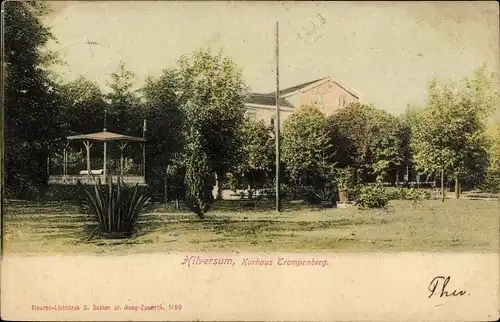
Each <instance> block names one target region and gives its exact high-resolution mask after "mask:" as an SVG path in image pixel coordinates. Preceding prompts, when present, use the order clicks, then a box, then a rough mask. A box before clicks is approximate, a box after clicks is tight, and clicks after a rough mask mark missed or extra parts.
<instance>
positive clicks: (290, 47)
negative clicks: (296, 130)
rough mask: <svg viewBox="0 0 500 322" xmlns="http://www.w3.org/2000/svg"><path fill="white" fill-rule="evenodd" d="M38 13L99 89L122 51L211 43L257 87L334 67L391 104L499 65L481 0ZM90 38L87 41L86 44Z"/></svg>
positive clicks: (81, 8) (142, 75) (161, 4)
mask: <svg viewBox="0 0 500 322" xmlns="http://www.w3.org/2000/svg"><path fill="white" fill-rule="evenodd" d="M51 4H52V7H53V9H54V11H53V12H52V13H51V14H50V15H48V16H47V17H46V18H45V21H44V22H45V24H46V25H47V26H50V27H51V29H52V32H53V34H54V36H55V37H56V38H57V40H58V43H51V44H50V45H49V47H50V48H51V49H52V50H57V51H58V52H59V54H60V55H61V57H62V58H63V59H64V60H65V61H66V65H65V66H58V67H55V69H54V70H55V71H56V72H57V73H58V74H59V75H60V76H61V77H63V79H65V80H71V79H74V78H75V77H76V76H78V75H83V76H85V77H86V78H88V79H90V80H93V81H95V82H97V83H98V84H99V85H100V86H102V88H103V90H104V91H106V90H107V86H106V82H107V81H109V79H110V77H109V75H110V73H112V72H114V71H116V69H117V66H118V64H119V62H120V61H124V62H125V64H126V66H127V68H128V69H129V70H131V71H132V72H134V73H135V74H136V76H137V82H136V84H135V85H136V86H137V87H139V86H141V85H142V84H143V81H144V80H145V79H146V78H147V77H149V76H159V75H160V74H161V71H162V70H163V69H165V68H169V67H175V66H176V62H177V60H178V59H179V58H180V57H181V55H183V54H190V53H191V52H193V51H195V50H199V49H202V48H210V50H212V51H213V52H214V53H215V52H218V51H219V50H220V49H222V50H223V52H224V53H225V54H226V55H229V56H231V57H232V58H233V60H234V61H235V62H236V64H237V65H239V66H240V67H241V68H242V69H243V76H244V79H245V82H246V83H247V85H249V86H250V88H251V90H252V91H255V92H273V91H274V90H275V89H276V73H275V64H276V62H275V61H276V47H275V46H276V36H275V34H276V21H279V42H280V58H279V60H280V67H279V73H280V87H281V88H285V87H289V86H293V85H296V84H300V83H304V82H308V81H311V80H314V79H318V78H323V77H326V76H332V77H333V78H335V79H337V80H338V81H339V82H340V83H341V84H346V85H348V86H350V87H352V88H354V89H355V90H356V91H358V92H359V93H360V94H361V96H362V100H363V102H364V103H369V104H374V105H375V106H377V107H379V108H382V109H385V110H387V111H389V112H391V113H394V114H399V113H402V112H404V109H405V108H406V106H407V104H414V105H422V104H425V101H426V99H427V87H428V84H429V82H430V81H431V80H432V79H433V78H437V79H438V81H439V82H451V81H456V80H459V79H461V78H463V77H466V76H470V75H472V73H473V71H474V69H476V68H477V67H479V66H480V65H481V64H483V63H486V65H487V68H488V69H489V71H492V72H497V71H498V69H499V67H500V66H499V59H500V58H499V10H498V4H497V3H496V1H489V2H481V1H477V2H474V3H471V2H451V1H450V2H446V1H443V2H410V1H409V2H376V1H373V2H356V1H349V2H335V1H331V2H292V1H286V2H278V1H276V2H259V1H252V2H223V1H217V2H215V1H213V2H212V1H203V2H197V1H189V2H188V1H185V2H183V1H178V2H176V1H173V2H167V1H102V2H100V1H99V2H89V1H78V2H76V1H75V2H69V1H68V2H66V1H64V2H63V1H60V2H51ZM87 41H90V42H96V43H97V44H96V45H88V44H86V42H87Z"/></svg>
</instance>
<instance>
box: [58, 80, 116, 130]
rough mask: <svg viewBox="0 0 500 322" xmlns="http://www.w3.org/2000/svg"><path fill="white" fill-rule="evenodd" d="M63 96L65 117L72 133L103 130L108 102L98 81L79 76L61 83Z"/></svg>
mask: <svg viewBox="0 0 500 322" xmlns="http://www.w3.org/2000/svg"><path fill="white" fill-rule="evenodd" d="M61 96H62V97H63V100H64V110H63V112H64V119H65V120H66V122H67V123H68V127H69V131H70V132H71V133H91V132H98V131H102V129H103V116H104V110H105V109H106V108H107V104H106V102H105V100H104V95H103V93H102V92H101V89H100V88H99V86H98V85H97V84H96V83H94V82H91V81H89V80H87V79H85V78H84V77H83V76H79V77H78V78H77V79H76V80H74V81H72V82H69V83H67V84H62V85H61Z"/></svg>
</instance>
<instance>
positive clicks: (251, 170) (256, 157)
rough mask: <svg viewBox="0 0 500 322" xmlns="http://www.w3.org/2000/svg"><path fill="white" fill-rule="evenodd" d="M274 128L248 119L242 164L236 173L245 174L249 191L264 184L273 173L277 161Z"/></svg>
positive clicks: (243, 137) (243, 141)
mask: <svg viewBox="0 0 500 322" xmlns="http://www.w3.org/2000/svg"><path fill="white" fill-rule="evenodd" d="M273 134H274V133H273V128H272V127H268V126H266V125H265V124H264V121H262V120H261V121H254V120H252V119H247V120H246V121H245V124H244V126H243V131H242V139H241V140H242V152H241V163H238V166H237V170H236V173H239V174H243V175H244V176H245V178H247V180H248V185H249V190H251V189H253V188H254V187H255V185H257V184H261V185H262V184H263V183H264V182H265V180H266V178H267V177H268V176H270V175H271V174H272V172H273V168H274V165H275V162H276V159H275V153H276V149H275V142H274V141H275V140H274V137H273Z"/></svg>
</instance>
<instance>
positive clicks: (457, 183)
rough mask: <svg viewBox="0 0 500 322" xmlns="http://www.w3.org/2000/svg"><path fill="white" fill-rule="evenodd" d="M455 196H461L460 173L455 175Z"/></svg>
mask: <svg viewBox="0 0 500 322" xmlns="http://www.w3.org/2000/svg"><path fill="white" fill-rule="evenodd" d="M455 198H456V199H459V198H460V176H459V175H458V174H457V175H456V176H455Z"/></svg>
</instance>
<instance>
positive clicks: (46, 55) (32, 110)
mask: <svg viewBox="0 0 500 322" xmlns="http://www.w3.org/2000/svg"><path fill="white" fill-rule="evenodd" d="M3 8H4V11H5V12H4V17H5V20H4V37H5V38H4V41H5V42H4V45H5V46H4V48H3V49H4V53H5V61H4V63H5V65H4V66H5V87H4V89H5V92H4V94H5V101H4V108H5V114H4V117H5V165H4V166H5V175H6V185H7V191H8V192H10V193H11V194H15V195H16V196H18V197H23V196H26V195H27V194H30V193H36V191H38V190H39V189H40V188H41V187H43V186H44V185H45V184H46V182H47V178H48V175H47V170H46V169H47V158H48V157H49V156H50V155H51V154H52V152H54V151H55V150H57V149H58V148H59V147H58V145H60V144H62V143H63V142H62V140H61V137H63V133H64V130H65V128H64V122H63V120H61V115H62V114H61V113H60V108H61V105H62V104H61V99H60V95H59V93H58V86H57V85H56V84H55V83H54V82H53V80H52V78H51V77H50V74H49V72H48V71H47V67H48V66H50V65H51V64H52V63H54V62H55V61H56V58H57V56H56V55H55V54H54V53H52V52H48V51H43V50H42V48H44V46H45V44H46V43H47V42H48V41H49V40H50V39H54V37H53V36H52V34H51V33H50V30H49V28H47V27H45V26H43V25H42V23H41V17H42V16H43V15H45V14H46V13H48V7H47V5H46V4H45V3H42V2H35V1H25V2H21V1H8V2H6V3H4V6H3Z"/></svg>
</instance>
